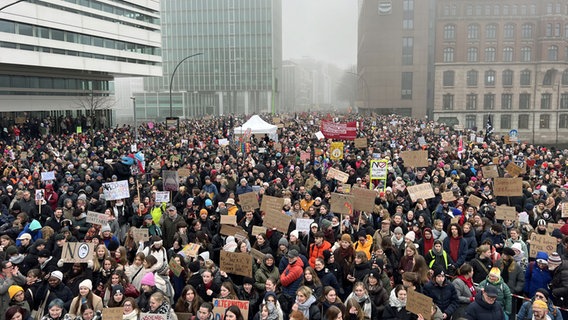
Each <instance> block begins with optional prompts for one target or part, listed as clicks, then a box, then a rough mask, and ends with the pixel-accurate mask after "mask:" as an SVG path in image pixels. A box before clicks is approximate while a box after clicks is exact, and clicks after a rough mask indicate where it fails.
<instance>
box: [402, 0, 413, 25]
mask: <svg viewBox="0 0 568 320" xmlns="http://www.w3.org/2000/svg"><path fill="white" fill-rule="evenodd" d="M402 29H403V30H412V29H414V0H402Z"/></svg>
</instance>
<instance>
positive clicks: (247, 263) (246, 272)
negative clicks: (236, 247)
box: [219, 250, 252, 277]
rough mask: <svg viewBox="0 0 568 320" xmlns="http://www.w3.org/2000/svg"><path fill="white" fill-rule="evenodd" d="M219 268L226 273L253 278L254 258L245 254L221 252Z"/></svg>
mask: <svg viewBox="0 0 568 320" xmlns="http://www.w3.org/2000/svg"><path fill="white" fill-rule="evenodd" d="M219 257H220V263H219V268H220V269H221V270H223V271H225V272H226V273H231V274H236V275H240V276H243V277H252V256H251V255H250V254H248V253H243V252H228V251H224V250H221V251H220V256H219Z"/></svg>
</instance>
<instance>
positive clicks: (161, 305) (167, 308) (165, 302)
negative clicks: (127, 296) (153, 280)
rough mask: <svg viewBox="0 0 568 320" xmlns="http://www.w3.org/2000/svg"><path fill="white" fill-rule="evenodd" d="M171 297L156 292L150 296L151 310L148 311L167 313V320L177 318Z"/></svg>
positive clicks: (175, 319)
mask: <svg viewBox="0 0 568 320" xmlns="http://www.w3.org/2000/svg"><path fill="white" fill-rule="evenodd" d="M169 301H170V300H169V299H168V298H167V297H165V296H164V294H163V293H161V292H155V293H153V294H152V295H151V296H150V310H148V313H153V314H165V315H166V320H177V315H176V313H175V312H174V311H173V310H172V307H171V305H170V304H169Z"/></svg>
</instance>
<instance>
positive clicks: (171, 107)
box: [170, 52, 203, 118]
mask: <svg viewBox="0 0 568 320" xmlns="http://www.w3.org/2000/svg"><path fill="white" fill-rule="evenodd" d="M201 54H203V52H199V53H195V54H192V55H190V56H187V57H185V58H183V59H182V60H181V61H180V62H178V64H177V65H176V67H175V68H174V72H172V77H171V78H170V118H172V117H173V106H172V84H173V82H174V76H175V74H176V71H177V69H178V68H179V66H180V65H181V64H182V63H183V62H184V61H185V60H187V59H189V58H193V57H195V56H198V55H201Z"/></svg>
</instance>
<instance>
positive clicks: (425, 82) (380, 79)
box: [357, 0, 435, 118]
mask: <svg viewBox="0 0 568 320" xmlns="http://www.w3.org/2000/svg"><path fill="white" fill-rule="evenodd" d="M434 8H435V2H434V1H433V0H378V1H377V0H361V1H360V2H359V21H358V48H357V74H358V78H359V85H358V95H357V96H358V99H357V100H358V101H357V107H358V110H359V112H363V113H367V112H374V113H378V114H392V113H395V114H400V115H406V116H412V117H418V118H423V117H424V116H426V115H428V114H431V112H432V109H433V91H432V87H431V86H429V85H430V84H431V83H432V81H433V60H432V59H433V56H434V55H433V52H434V51H433V50H434V43H433V41H432V40H433V39H434V28H433V25H432V21H433V15H434V12H435V11H434Z"/></svg>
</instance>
